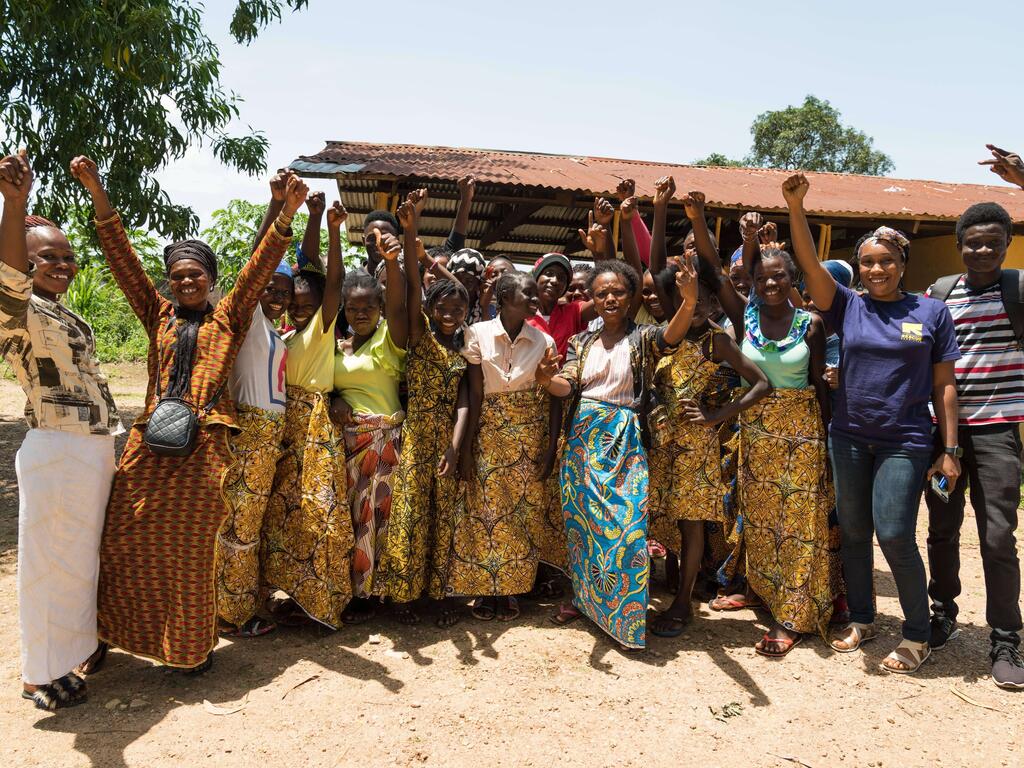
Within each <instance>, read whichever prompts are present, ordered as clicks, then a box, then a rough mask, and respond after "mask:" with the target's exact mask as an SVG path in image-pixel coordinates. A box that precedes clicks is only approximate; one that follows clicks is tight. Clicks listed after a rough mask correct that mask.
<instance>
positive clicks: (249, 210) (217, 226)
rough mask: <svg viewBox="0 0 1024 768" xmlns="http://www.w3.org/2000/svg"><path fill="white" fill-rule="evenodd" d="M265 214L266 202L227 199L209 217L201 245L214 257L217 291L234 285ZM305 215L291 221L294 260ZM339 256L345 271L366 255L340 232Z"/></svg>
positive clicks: (323, 234)
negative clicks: (209, 248) (211, 251)
mask: <svg viewBox="0 0 1024 768" xmlns="http://www.w3.org/2000/svg"><path fill="white" fill-rule="evenodd" d="M266 212H267V205H266V203H263V204H258V203H250V202H249V201H248V200H231V201H229V202H228V204H227V205H225V206H224V207H223V208H218V209H217V210H216V211H214V212H213V213H212V214H211V217H212V220H211V222H210V226H209V227H207V228H206V229H204V230H203V231H202V232H201V233H200V237H201V238H202V240H203V242H205V243H206V244H207V245H209V246H210V247H211V248H212V249H213V250H214V253H216V254H217V270H218V272H219V276H218V278H217V286H218V288H220V289H221V291H224V292H226V291H229V290H231V288H232V286H234V284H235V278H237V277H238V273H239V271H240V270H241V269H242V267H243V266H244V265H245V262H247V261H248V260H249V256H250V254H251V253H252V249H253V240H254V239H255V237H256V232H257V230H259V227H260V222H261V221H263V217H264V214H266ZM308 221H309V216H308V215H307V214H305V213H297V214H295V218H294V219H293V220H292V232H294V233H295V237H294V241H293V243H292V247H291V249H290V253H291V256H290V257H289V258H290V259H291V260H292V261H294V254H295V247H296V246H298V245H300V244H301V242H302V236H303V233H304V232H305V231H306V224H307V222H308ZM320 253H321V255H322V256H321V257H322V258H324V257H325V256H326V254H327V228H326V227H321V229H320ZM341 255H342V259H344V261H345V267H346V268H347V269H354V268H355V267H356V266H358V265H361V264H362V263H363V261H364V260H365V258H366V253H365V251H363V250H362V249H361V248H357V247H356V246H353V245H350V244H349V241H348V238H347V237H346V235H345V233H344V232H342V233H341Z"/></svg>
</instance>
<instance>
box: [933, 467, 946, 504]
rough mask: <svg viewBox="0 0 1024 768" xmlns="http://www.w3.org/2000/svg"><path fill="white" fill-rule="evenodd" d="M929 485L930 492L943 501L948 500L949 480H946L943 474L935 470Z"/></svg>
mask: <svg viewBox="0 0 1024 768" xmlns="http://www.w3.org/2000/svg"><path fill="white" fill-rule="evenodd" d="M931 486H932V493H934V494H935V495H936V496H938V497H939V498H940V499H942V500H943V501H946V502H948V501H949V481H948V480H946V476H945V475H944V474H942V473H941V472H936V473H935V474H934V475H932V480H931Z"/></svg>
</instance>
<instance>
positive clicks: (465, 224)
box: [420, 176, 476, 253]
mask: <svg viewBox="0 0 1024 768" xmlns="http://www.w3.org/2000/svg"><path fill="white" fill-rule="evenodd" d="M458 184H459V206H458V208H456V209H455V222H454V223H453V224H452V231H451V232H449V233H448V239H447V240H446V241H445V245H446V246H447V248H448V250H449V252H451V253H455V252H456V251H461V250H462V249H463V248H465V247H466V233H467V232H468V231H469V212H470V210H472V208H473V196H474V195H475V194H476V179H474V178H473V177H472V176H463V177H462V178H461V179H459V182H458ZM420 212H421V213H422V208H421V209H420Z"/></svg>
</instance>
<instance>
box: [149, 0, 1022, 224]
mask: <svg viewBox="0 0 1024 768" xmlns="http://www.w3.org/2000/svg"><path fill="white" fill-rule="evenodd" d="M234 5H235V0H208V2H207V12H206V16H205V22H204V25H205V28H206V30H207V33H208V34H209V35H210V36H211V37H212V38H213V39H214V41H215V42H216V43H217V44H218V46H219V48H220V53H221V60H222V62H223V77H222V82H223V84H224V86H225V87H226V88H229V89H231V90H233V91H235V92H236V93H238V94H239V95H240V96H242V97H243V98H244V99H245V102H244V103H243V104H242V108H241V119H240V120H239V122H238V124H237V125H236V126H235V131H236V132H240V131H245V130H246V129H247V126H253V127H254V128H257V129H259V130H261V131H263V132H264V133H265V134H266V136H267V138H268V139H269V140H270V146H271V149H270V157H269V162H270V164H271V167H272V168H274V167H277V166H278V165H283V164H286V163H288V162H290V161H291V160H293V159H294V158H295V157H297V156H298V155H301V154H311V153H314V152H317V151H319V150H320V149H321V148H322V147H323V145H324V142H325V141H326V140H329V139H333V140H358V141H370V142H401V143H410V144H440V145H450V146H466V147H487V148H494V149H511V150H534V151H542V152H558V153H568V154H580V155H603V156H608V157H620V158H627V159H639V160H651V161H663V162H680V163H685V162H689V161H692V160H694V159H695V158H699V157H703V156H705V155H707V154H709V153H711V152H722V153H724V154H727V155H730V156H734V157H739V156H742V155H744V154H745V153H746V152H747V150H748V149H749V146H750V133H749V129H750V123H751V121H752V119H753V118H754V117H755V116H756V115H757V114H758V113H760V112H763V111H765V110H768V109H777V108H782V107H785V106H787V105H790V104H799V103H801V102H802V101H803V98H804V96H805V95H806V94H808V93H811V94H814V95H815V96H818V97H819V98H822V99H827V100H829V101H830V102H831V103H832V104H833V106H835V107H836V108H837V109H838V110H839V111H840V112H841V113H842V116H843V120H844V122H846V123H848V124H850V125H852V126H854V127H856V128H858V129H860V130H862V131H864V132H866V133H867V134H868V135H869V136H872V137H874V139H875V146H876V147H877V148H878V149H881V150H883V151H885V152H886V153H888V154H889V155H890V156H891V157H892V158H893V160H894V162H895V164H896V169H895V171H894V172H893V173H892V174H891V175H893V176H896V177H905V178H929V179H937V180H941V181H959V182H976V183H1001V182H1000V181H999V180H998V179H997V178H996V177H995V176H994V175H992V174H990V173H989V172H988V171H987V169H984V168H981V167H979V166H977V165H976V162H977V161H978V160H979V159H981V158H982V157H984V156H985V151H984V145H985V143H986V142H994V143H996V144H1002V145H1003V146H1008V147H1011V148H1017V149H1020V150H1024V129H1022V126H1024V102H1022V100H1021V98H1020V87H1021V78H1020V72H1021V69H1022V64H1021V53H1020V48H1019V46H1018V44H1017V43H1016V42H1015V39H1016V36H1017V30H1019V29H1020V28H1021V26H1022V22H1024V11H1022V10H1021V8H1022V7H1024V6H1021V5H1020V4H1018V3H990V4H986V3H978V2H974V3H963V2H928V3H924V2H913V3H910V2H906V3H894V2H891V0H890V1H889V2H874V1H873V0H871V1H863V0H862V1H861V2H858V3H856V4H853V3H846V2H842V3H839V2H829V3H825V2H820V3H811V2H803V3H800V2H790V1H788V0H776V2H773V3H771V4H765V3H755V2H745V1H743V2H729V3H716V2H706V3H702V4H697V3H692V2H687V3H678V2H657V1H654V2H647V3H633V2H618V3H610V2H603V1H600V0H598V1H595V2H587V3H583V2H568V1H566V2H552V0H544V1H543V2H534V0H517V2H515V3H502V4H500V5H499V4H492V3H480V2H465V1H464V0H459V1H458V2H430V3H425V2H422V0H419V2H409V1H408V0H389V2H386V3H381V4H379V5H376V6H373V5H368V4H363V3H360V4H357V3H351V2H347V1H346V0H311V2H310V7H309V8H308V9H306V10H304V11H302V12H299V13H291V12H286V13H285V15H284V19H283V22H282V23H281V24H276V25H272V26H271V27H270V28H268V29H267V30H265V31H264V32H263V33H262V34H261V35H260V37H259V38H257V40H256V41H255V42H253V43H252V44H251V45H249V46H248V47H245V46H241V45H238V44H236V43H235V42H234V41H233V40H232V39H231V37H230V35H229V34H228V21H229V18H230V12H231V10H232V8H233V7H234ZM159 178H160V181H161V183H162V184H163V185H164V187H165V188H166V189H167V191H168V192H169V193H170V194H171V196H172V198H174V199H175V200H176V201H177V202H182V203H187V204H189V205H191V206H193V208H195V210H196V211H197V212H198V213H199V215H200V217H201V219H202V222H203V224H204V225H205V224H206V222H207V220H208V216H209V213H210V212H211V211H212V210H214V209H216V208H218V207H220V206H221V205H223V204H224V203H225V202H226V201H227V200H228V199H230V198H232V197H241V198H246V199H250V200H262V199H263V198H265V197H266V195H267V192H266V189H267V188H266V184H265V180H264V179H258V180H257V179H252V178H250V177H246V176H244V175H240V174H237V173H233V172H231V171H229V170H228V169H226V168H224V167H223V166H220V165H219V164H218V163H217V162H216V161H215V160H214V159H213V157H212V155H211V154H210V152H209V151H208V149H201V150H196V151H193V152H190V153H189V155H188V156H187V157H185V158H184V159H182V160H181V161H178V162H176V163H174V164H173V165H172V166H170V167H168V168H167V169H166V170H164V171H163V172H162V173H161V174H160V177H159ZM313 186H314V188H317V189H323V190H324V191H326V192H327V193H328V197H329V199H332V197H333V196H336V194H337V192H336V188H335V187H334V186H333V184H332V183H329V182H326V181H317V182H314V184H313Z"/></svg>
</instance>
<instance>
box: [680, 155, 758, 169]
mask: <svg viewBox="0 0 1024 768" xmlns="http://www.w3.org/2000/svg"><path fill="white" fill-rule="evenodd" d="M690 165H704V166H709V167H715V168H742V167H743V166H744V165H745V163H744V162H743V161H742V160H732V159H730V158H728V157H726V156H725V155H723V154H722V153H721V152H712V153H711V154H710V155H708V156H707V157H702V158H700V159H698V160H694V161H693V162H692V163H690Z"/></svg>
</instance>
